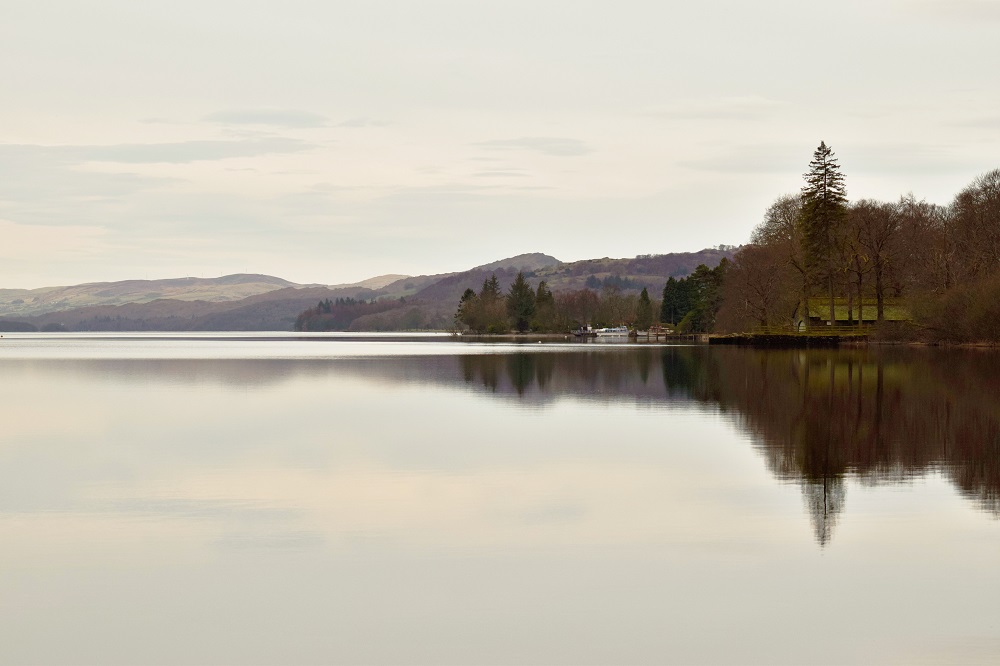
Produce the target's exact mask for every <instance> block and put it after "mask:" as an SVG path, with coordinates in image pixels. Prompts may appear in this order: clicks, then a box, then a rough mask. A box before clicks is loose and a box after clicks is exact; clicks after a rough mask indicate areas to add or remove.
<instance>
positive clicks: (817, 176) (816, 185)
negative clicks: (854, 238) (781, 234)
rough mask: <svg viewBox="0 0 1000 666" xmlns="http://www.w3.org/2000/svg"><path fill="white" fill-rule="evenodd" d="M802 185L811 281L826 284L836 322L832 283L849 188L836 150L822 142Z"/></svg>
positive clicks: (804, 228) (804, 225)
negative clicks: (841, 170) (835, 153)
mask: <svg viewBox="0 0 1000 666" xmlns="http://www.w3.org/2000/svg"><path fill="white" fill-rule="evenodd" d="M803 178H805V180H806V184H805V186H804V187H803V188H802V221H801V224H802V236H803V240H804V245H805V255H806V269H807V271H808V273H809V276H810V278H811V280H810V281H811V282H812V283H814V284H816V283H820V284H821V283H825V284H826V287H827V292H828V294H829V297H830V323H831V324H832V323H833V322H835V321H836V315H835V312H834V301H833V286H834V282H835V280H836V273H837V265H836V263H837V255H838V254H839V252H838V239H839V237H840V235H841V227H842V226H843V223H844V220H845V219H846V217H847V189H846V187H845V185H844V175H843V174H842V173H840V165H839V164H838V163H837V159H836V158H835V157H834V153H833V151H832V150H831V149H830V148H829V146H827V145H826V143H824V142H822V141H820V144H819V147H818V148H817V149H816V151H815V152H814V153H813V158H812V161H811V162H809V172H808V173H806V174H803Z"/></svg>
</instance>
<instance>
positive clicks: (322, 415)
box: [0, 336, 1000, 663]
mask: <svg viewBox="0 0 1000 666" xmlns="http://www.w3.org/2000/svg"><path fill="white" fill-rule="evenodd" d="M0 342H2V343H3V345H2V346H0V376H2V377H3V379H4V382H3V387H2V389H0V391H2V403H0V404H2V405H3V424H4V428H3V430H2V432H0V592H2V593H0V614H2V615H0V622H2V625H0V626H3V627H4V629H3V632H2V636H3V640H2V641H0V662H3V663H209V662H212V663H389V662H391V663H747V662H754V663H761V662H766V663H848V662H854V663H873V662H881V663H914V662H920V661H922V660H923V661H926V662H928V663H935V662H941V661H946V662H965V663H968V662H976V661H979V662H982V663H992V662H995V661H996V660H997V658H998V656H1000V638H998V630H997V627H998V626H1000V611H998V610H997V609H996V607H995V604H994V603H992V599H993V598H994V596H995V595H996V593H997V592H1000V572H998V571H997V568H996V566H995V564H996V558H997V555H998V551H1000V548H998V547H1000V521H998V519H997V515H998V509H997V507H998V499H997V498H998V496H1000V494H998V488H1000V449H998V446H1000V404H998V401H997V399H996V396H997V395H998V392H997V389H998V388H1000V386H997V383H998V381H1000V380H998V379H997V377H998V376H1000V374H998V371H1000V355H994V353H992V352H959V351H952V352H944V351H936V350H881V351H879V350H844V351H839V352H831V351H825V352H798V351H795V352H791V351H783V352H755V351H747V350H738V349H714V348H708V347H656V346H642V345H640V346H628V345H624V346H614V347H595V346H587V345H572V344H565V345H537V346H531V347H527V346H517V345H475V344H473V345H470V344H464V343H454V342H449V341H447V340H437V341H436V342H433V343H431V342H427V341H419V342H417V341H410V340H403V341H399V340H383V341H371V340H361V341H357V340H354V341H345V340H338V339H327V340H308V341H303V340H294V339H287V338H279V339H267V338H260V339H239V340H215V339H205V338H198V339H193V340H191V339H172V338H169V337H168V338H156V337H152V336H150V337H146V338H128V339H122V338H116V339H113V340H108V339H104V338H100V337H97V338H89V339H88V338H75V339H69V338H66V337H63V338H56V337H49V338H47V337H45V336H35V337H34V338H28V337H26V338H25V339H16V338H14V339H12V338H4V339H3V340H2V341H0ZM50 342H52V343H53V344H49V343H50Z"/></svg>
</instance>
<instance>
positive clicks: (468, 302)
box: [455, 289, 479, 330]
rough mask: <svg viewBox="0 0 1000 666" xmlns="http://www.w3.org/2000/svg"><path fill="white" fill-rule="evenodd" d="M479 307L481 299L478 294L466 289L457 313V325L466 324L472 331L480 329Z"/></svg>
mask: <svg viewBox="0 0 1000 666" xmlns="http://www.w3.org/2000/svg"><path fill="white" fill-rule="evenodd" d="M478 305H479V297H478V296H476V292H474V291H472V290H471V289H466V290H465V293H464V294H462V299H461V300H460V301H459V302H458V311H457V312H455V324H457V325H463V324H464V325H465V326H468V327H469V328H470V329H473V330H476V329H477V328H478V326H477V323H478V322H477V319H478V315H479V312H478V309H479V308H478Z"/></svg>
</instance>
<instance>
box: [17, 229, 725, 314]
mask: <svg viewBox="0 0 1000 666" xmlns="http://www.w3.org/2000/svg"><path fill="white" fill-rule="evenodd" d="M733 249H735V248H728V247H727V248H725V249H723V248H722V247H720V248H709V249H705V250H701V251H699V252H678V253H668V254H660V255H640V256H637V257H634V258H630V259H629V258H622V259H612V258H607V257H605V258H602V259H585V260H581V261H574V262H561V261H559V260H558V259H556V258H555V257H553V256H551V255H547V254H543V253H537V252H536V253H526V254H521V255H517V256H514V257H508V258H506V259H500V260H497V261H494V262H489V263H487V264H482V265H480V266H476V267H474V268H470V269H468V270H465V271H458V272H451V273H440V274H434V275H417V276H401V275H397V274H387V275H382V276H376V277H374V278H369V279H367V280H362V281H360V282H356V283H352V284H348V285H317V284H313V285H299V284H296V283H293V282H290V281H288V280H284V279H282V278H277V277H273V276H265V275H255V274H234V275H229V276H222V277H220V278H171V279H168V280H159V281H146V280H124V281H121V282H113V283H87V284H84V285H74V286H70V287H43V288H41V289H38V290H10V289H0V330H3V328H4V327H5V326H6V327H8V328H7V330H25V328H27V330H31V329H32V328H35V329H42V330H71V331H157V330H160V331H184V330H191V331H208V330H216V331H222V330H234V331H238V330H246V331H249V330H256V331H261V330H291V329H292V328H293V327H294V325H295V321H296V318H297V317H298V315H299V314H300V313H302V312H303V311H304V310H306V309H307V308H310V307H313V306H315V305H316V303H318V302H321V301H326V300H329V301H336V300H338V299H343V300H349V299H353V300H356V301H366V302H367V301H372V300H378V301H380V302H381V301H385V302H393V303H396V304H397V305H395V306H392V307H387V308H383V309H381V311H380V312H378V313H374V314H370V315H363V316H360V317H358V318H357V319H356V320H355V321H353V322H352V323H351V325H350V327H351V330H400V329H419V328H427V329H447V328H449V327H450V326H451V325H452V316H453V314H454V312H455V308H456V307H457V303H458V300H459V299H460V298H461V295H462V293H464V291H465V290H466V289H469V288H471V289H475V290H478V289H479V288H480V287H481V286H482V283H483V282H484V281H485V280H486V279H487V278H489V277H490V276H491V275H494V274H495V275H496V276H497V279H498V281H499V282H500V285H501V288H502V289H505V290H506V289H507V288H508V286H509V285H510V283H511V282H512V281H513V279H514V277H515V276H516V274H517V273H518V271H523V272H524V273H525V275H526V276H528V277H529V280H530V281H531V282H532V283H533V284H537V283H538V282H539V281H540V280H545V281H546V282H547V283H548V284H549V287H550V288H551V289H553V290H555V291H559V290H576V289H583V288H592V289H599V288H601V287H602V286H606V285H608V284H614V285H615V286H618V287H619V288H623V289H624V290H626V291H630V290H631V291H638V290H639V289H641V288H643V287H647V288H649V289H650V290H651V292H653V293H654V295H655V294H656V293H658V291H659V290H661V289H662V285H663V284H664V283H665V282H666V280H667V279H668V278H669V277H683V276H684V275H687V274H690V273H691V272H692V271H693V270H694V269H695V267H696V266H697V265H698V264H702V263H704V264H706V265H710V266H715V265H717V264H718V263H719V261H721V260H722V259H723V258H726V257H731V256H732V250H733ZM153 286H155V287H157V288H158V290H156V291H153V290H148V288H149V287H153ZM222 286H226V287H228V288H229V289H227V290H223V291H224V293H220V292H219V290H220V289H221V287H222ZM171 287H172V288H174V290H175V292H177V293H180V294H183V295H184V296H186V297H185V298H178V297H163V295H162V294H163V293H164V292H168V293H169V292H170V288H171ZM143 289H147V290H146V291H143ZM59 290H62V291H59ZM73 290H80V293H81V294H82V296H79V297H78V298H79V299H83V300H85V299H86V298H90V299H92V300H91V302H87V303H85V304H82V305H76V306H73V305H70V306H69V307H60V305H65V303H66V300H67V298H69V296H67V294H69V295H72V294H73V293H74V291H73ZM240 290H243V291H248V290H249V291H251V292H252V293H247V294H245V295H242V297H238V298H237V297H234V296H233V295H234V294H237V295H239V294H240ZM50 292H55V295H54V296H53V295H51V294H50ZM103 292H107V293H104V295H103V296H99V295H98V294H99V293H103ZM25 293H36V295H46V294H48V295H49V297H48V299H47V300H46V301H45V302H44V303H43V304H41V306H40V307H41V308H48V309H47V310H41V311H39V309H37V308H38V307H39V304H36V303H25V302H24V299H23V296H18V294H22V295H23V294H25ZM199 295H207V296H209V297H210V298H204V297H198V296H199ZM15 296H18V297H19V298H21V300H22V302H21V303H20V304H19V305H22V306H36V310H35V313H34V314H24V313H23V312H18V311H16V308H13V307H12V302H13V301H15V300H17V298H15ZM60 296H61V297H62V300H60V298H59V297H60ZM128 298H132V299H133V300H126V299H128ZM102 299H103V300H102ZM5 304H7V307H6V309H5V307H4V305H5ZM24 309H28V308H24ZM12 327H13V328H12Z"/></svg>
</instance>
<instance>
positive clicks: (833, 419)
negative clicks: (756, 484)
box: [461, 346, 1000, 545]
mask: <svg viewBox="0 0 1000 666" xmlns="http://www.w3.org/2000/svg"><path fill="white" fill-rule="evenodd" d="M657 356H659V359H657V358H656V357H657ZM657 360H658V361H659V365H660V369H661V373H660V376H659V377H658V378H657V377H656V376H655V375H651V374H650V372H649V371H650V368H651V366H652V365H653V364H654V363H656V361H657ZM461 363H462V374H463V376H464V377H465V380H466V381H467V382H470V383H473V382H480V383H481V384H482V385H484V386H487V387H490V388H491V390H493V391H495V392H497V393H509V394H511V395H516V396H517V397H518V398H519V399H522V400H534V401H537V402H544V401H545V400H546V399H547V398H549V399H552V398H554V397H555V396H559V395H579V396H586V397H588V398H595V397H598V398H602V399H605V400H612V401H628V400H638V399H641V400H652V401H654V402H655V401H659V402H663V403H666V402H676V401H678V400H682V401H690V400H693V401H697V402H700V403H704V404H708V405H715V406H717V407H718V408H719V409H720V410H721V411H723V412H727V413H731V414H732V415H733V416H734V418H735V420H736V421H737V422H738V423H739V424H740V426H741V427H742V428H743V429H745V430H746V431H747V432H749V433H750V434H751V435H752V437H753V440H754V445H755V447H757V448H758V449H759V451H760V452H761V454H762V455H763V457H764V460H765V461H766V464H767V466H768V468H769V469H770V470H771V472H772V473H773V474H774V475H775V476H776V477H777V478H779V479H781V480H784V481H789V482H794V483H796V484H798V485H799V486H800V487H801V488H802V493H803V497H804V500H805V504H806V507H807V509H808V511H809V514H810V517H811V520H812V524H813V529H814V532H815V536H816V540H817V542H818V543H819V544H821V545H825V544H827V543H828V542H829V541H830V539H831V537H832V534H833V530H834V527H835V526H836V524H837V521H838V517H839V516H840V515H841V513H842V511H843V509H844V506H845V499H846V485H845V479H847V478H856V479H859V480H861V481H863V482H865V483H869V484H883V483H900V482H904V481H906V480H908V479H911V478H913V477H914V476H918V475H923V474H927V473H930V472H941V473H942V474H944V475H945V476H946V478H948V479H949V480H950V481H951V482H952V483H953V484H954V485H955V486H956V487H957V488H958V489H959V490H960V492H961V493H962V494H963V495H965V496H966V497H968V498H970V499H971V500H972V501H974V502H975V503H976V505H977V506H978V507H980V508H982V509H984V510H986V511H989V512H991V513H993V514H994V515H996V516H997V517H1000V404H998V402H997V400H996V399H995V396H996V395H998V394H1000V355H997V354H995V353H990V352H975V351H960V350H926V349H922V350H913V349H879V348H852V349H841V350H750V349H738V348H729V347H725V348H715V347H706V346H694V347H644V348H641V349H633V350H621V351H615V352H605V353H584V352H575V353H518V354H512V355H508V356H507V357H506V358H504V357H497V356H494V355H490V356H465V357H462V359H461ZM502 367H505V369H506V373H505V377H504V378H503V379H504V380H505V381H501V379H500V377H499V373H500V370H501V368H502Z"/></svg>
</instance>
